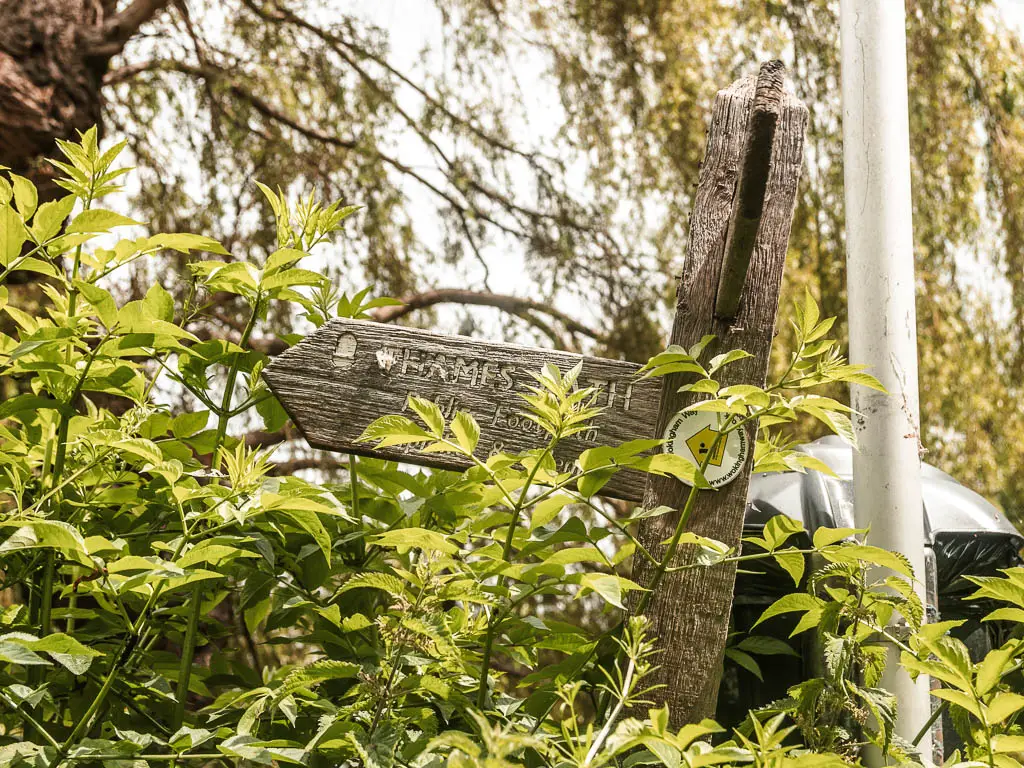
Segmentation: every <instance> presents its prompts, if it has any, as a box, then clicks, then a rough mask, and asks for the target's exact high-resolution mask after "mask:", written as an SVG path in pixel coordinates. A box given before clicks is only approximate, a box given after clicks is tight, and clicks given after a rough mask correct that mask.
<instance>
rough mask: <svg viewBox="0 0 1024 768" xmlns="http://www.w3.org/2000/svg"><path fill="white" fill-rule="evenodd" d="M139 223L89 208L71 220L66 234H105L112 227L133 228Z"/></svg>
mask: <svg viewBox="0 0 1024 768" xmlns="http://www.w3.org/2000/svg"><path fill="white" fill-rule="evenodd" d="M141 223H142V222H141V221H136V220H135V219H129V218H128V217H127V216H122V215H121V214H120V213H114V212H113V211H105V210H103V209H102V208H90V209H89V210H87V211H82V212H81V213H80V214H78V215H77V216H75V218H73V219H72V220H71V223H70V224H69V225H68V228H67V233H68V234H71V233H73V232H107V231H109V230H111V229H113V228H114V227H126V226H133V225H138V224H141Z"/></svg>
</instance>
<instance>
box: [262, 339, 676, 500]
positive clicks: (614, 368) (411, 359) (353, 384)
mask: <svg viewBox="0 0 1024 768" xmlns="http://www.w3.org/2000/svg"><path fill="white" fill-rule="evenodd" d="M581 359H582V360H583V370H582V372H581V373H580V378H579V382H580V385H581V386H594V387H599V388H600V389H601V394H600V396H599V399H598V401H597V405H599V406H602V407H603V408H604V411H603V412H602V413H601V415H600V416H599V417H598V418H597V419H596V420H595V422H594V424H593V427H592V428H591V429H590V430H588V431H586V432H582V433H580V434H578V435H575V436H574V437H571V438H569V439H567V440H566V441H565V442H564V443H563V444H562V445H561V447H560V449H559V450H558V451H557V452H556V454H555V461H556V463H562V462H568V463H569V464H571V463H572V462H573V461H575V460H576V457H577V456H579V455H580V453H581V452H582V451H584V450H586V449H587V448H593V447H595V446H597V445H616V444H618V443H621V442H625V441H626V440H632V439H634V438H636V437H637V436H640V435H643V436H648V437H649V436H650V435H651V434H653V433H654V425H655V422H656V421H657V419H658V407H659V405H660V400H661V383H660V382H659V381H657V380H655V379H642V380H641V379H638V378H637V375H636V374H637V371H638V370H639V368H640V366H639V365H636V364H635V363H626V362H623V361H621V360H602V359H600V358H596V357H585V356H583V355H578V354H573V353H570V352H557V351H553V350H546V349H534V348H531V347H523V346H519V345H516V344H502V343H496V342H486V341H476V340H474V339H470V338H466V337H465V336H443V335H441V334H437V333H430V332H428V331H420V330H415V329H412V328H400V327H395V326H390V325H383V324H381V323H373V322H368V321H365V320H333V321H331V322H330V323H327V324H326V325H325V326H324V327H322V328H320V329H319V330H318V331H317V332H316V333H314V334H312V335H311V336H309V337H308V338H306V339H305V340H304V341H303V342H302V343H301V344H298V345H296V346H294V347H292V348H291V349H289V350H288V351H286V352H284V353H283V354H281V355H280V356H279V357H277V358H275V360H274V362H273V363H272V364H271V365H270V366H269V367H268V368H267V370H266V372H265V373H264V378H265V379H266V380H267V383H268V384H269V386H270V388H271V389H272V390H273V392H274V394H275V395H276V396H277V398H278V399H279V400H280V401H281V403H282V405H284V407H285V409H286V410H287V411H288V414H289V415H290V416H291V417H292V421H294V422H295V425H296V426H297V427H298V428H299V430H300V431H301V432H302V434H303V436H304V437H305V438H306V440H307V441H308V442H309V444H310V445H312V446H314V447H315V448H324V449H327V450H331V451H345V452H347V453H355V454H359V455H362V456H375V457H379V458H385V459H396V460H399V461H405V462H409V463H411V464H425V465H427V466H430V467H439V468H443V469H456V470H462V469H466V468H468V467H469V466H470V462H469V461H468V460H467V459H465V458H464V457H462V456H458V455H455V454H429V453H428V454H423V453H418V452H417V451H416V449H415V446H393V447H391V448H373V447H371V446H369V445H367V444H366V443H357V442H356V438H358V437H359V435H361V434H362V432H363V429H365V428H366V426H367V425H368V424H370V422H372V421H373V420H374V419H376V418H378V417H380V416H386V415H388V414H391V413H403V412H406V401H407V399H408V397H409V395H414V396H416V397H423V398H426V399H428V400H431V401H433V402H435V403H437V404H438V405H439V406H440V407H441V412H442V413H443V414H444V416H445V418H446V419H450V418H451V417H452V416H453V415H454V414H455V411H467V412H469V413H470V414H472V416H473V418H475V419H476V420H477V423H479V424H480V444H479V445H478V446H477V452H478V453H480V454H481V455H483V456H486V455H488V454H489V453H491V452H495V451H506V452H509V453H519V452H521V451H526V450H529V449H530V448H537V447H539V446H541V445H543V444H544V442H545V436H544V435H543V434H542V433H541V429H540V427H539V426H537V425H536V424H535V423H534V422H532V421H530V420H529V419H524V418H522V417H521V416H519V413H518V412H519V411H520V410H522V400H520V399H519V398H518V397H517V396H516V393H517V392H525V391H526V389H525V387H526V386H527V385H531V384H536V382H535V381H534V380H533V378H532V377H531V376H530V373H529V372H530V371H539V370H540V369H541V368H542V367H543V366H544V365H545V364H546V363H552V364H554V365H557V366H558V367H559V368H560V369H561V370H562V371H567V370H569V369H570V368H572V367H573V366H574V365H576V364H577V363H578V362H579V361H580V360H581ZM645 481H646V476H645V475H643V474H640V473H639V472H623V473H620V474H619V475H617V476H615V477H613V478H612V480H611V481H610V482H609V483H608V485H607V486H606V487H605V488H604V489H603V490H604V491H605V492H606V493H607V494H608V495H609V496H615V497H618V498H622V499H629V500H632V501H640V500H641V499H642V498H643V494H644V483H645Z"/></svg>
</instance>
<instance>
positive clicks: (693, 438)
mask: <svg viewBox="0 0 1024 768" xmlns="http://www.w3.org/2000/svg"><path fill="white" fill-rule="evenodd" d="M725 419H726V416H725V414H721V413H709V412H707V411H680V412H679V413H677V414H676V415H675V416H673V417H672V420H671V421H670V422H669V424H668V429H666V430H665V444H664V446H663V450H664V451H665V453H674V454H676V455H678V456H682V457H683V458H684V459H688V460H689V461H691V462H693V464H694V466H697V467H699V466H700V465H701V464H702V463H703V462H704V459H705V457H706V456H707V455H708V451H711V450H712V448H713V449H714V452H713V453H712V454H711V458H710V459H708V465H707V467H706V468H705V470H704V477H705V478H706V479H707V481H708V483H709V484H710V485H711V487H712V488H721V487H722V486H723V485H725V484H726V483H730V482H732V481H733V480H735V479H736V477H737V476H738V475H739V473H740V470H742V469H743V465H744V464H745V463H746V461H747V432H746V430H745V429H736V430H733V431H732V432H730V433H729V434H728V435H726V436H725V437H724V438H723V439H721V440H718V435H719V428H720V427H721V425H722V423H723V422H724V421H725ZM716 440H717V445H716ZM683 482H684V483H686V481H685V480H684V481H683ZM686 484H687V485H692V483H686Z"/></svg>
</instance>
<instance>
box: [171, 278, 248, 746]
mask: <svg viewBox="0 0 1024 768" xmlns="http://www.w3.org/2000/svg"><path fill="white" fill-rule="evenodd" d="M261 300H262V297H261V296H259V295H257V296H256V300H255V301H254V302H253V305H252V312H251V313H250V314H249V320H248V322H247V323H246V324H245V329H244V330H243V331H242V336H241V338H240V339H239V342H238V346H239V347H241V348H242V349H245V347H246V345H247V344H248V343H249V337H250V336H251V335H252V331H253V328H254V327H255V326H256V318H257V316H258V315H259V309H260V301H261ZM239 363H240V361H239V359H238V355H235V358H234V360H232V362H231V367H230V368H228V377H227V380H226V381H225V384H224V397H223V399H222V400H221V405H220V410H219V412H218V414H217V434H216V436H215V438H214V441H213V451H212V452H211V454H210V463H211V468H213V469H216V468H217V467H218V466H219V464H220V452H221V448H222V447H223V443H224V438H225V437H226V436H227V431H228V421H229V420H230V418H231V400H232V398H233V397H234V394H235V381H236V380H237V378H238V367H239ZM183 535H185V536H187V535H188V534H187V532H186V533H183ZM201 584H202V583H201V582H200V583H197V584H196V585H195V586H194V587H193V588H192V597H191V601H192V602H191V605H190V606H189V608H190V610H189V614H188V625H187V626H186V628H185V639H184V642H183V643H182V646H181V660H180V663H179V665H178V687H177V691H176V695H177V701H176V702H175V705H174V716H173V717H172V719H171V730H172V731H177V730H178V729H179V728H181V724H182V722H184V720H185V704H186V703H187V701H188V690H189V683H190V682H191V678H192V661H193V657H194V656H195V652H196V636H197V635H198V634H199V619H200V617H201V613H202V605H203V601H202V597H203V591H202V586H201Z"/></svg>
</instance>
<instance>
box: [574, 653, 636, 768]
mask: <svg viewBox="0 0 1024 768" xmlns="http://www.w3.org/2000/svg"><path fill="white" fill-rule="evenodd" d="M634 672H636V661H635V660H634V659H632V658H630V660H629V664H628V665H627V666H626V676H625V678H623V681H622V695H621V696H620V697H619V700H618V701H617V702H616V703H615V709H613V710H612V713H611V714H610V715H609V716H608V719H607V720H606V721H605V723H604V727H603V728H602V729H601V732H600V733H598V734H597V738H596V739H594V742H593V743H592V744H591V745H590V749H589V750H588V751H587V756H586V757H585V758H584V759H583V765H584V768H586V766H589V765H590V763H591V762H592V761H593V759H594V758H595V757H597V754H598V753H599V752H600V751H601V747H603V746H604V743H605V741H606V740H607V739H608V736H609V735H610V734H611V732H612V726H613V725H615V721H616V720H617V719H618V718H619V715H620V714H622V710H623V709H624V708H625V707H626V700H627V699H628V698H629V691H630V689H631V688H632V687H633V673H634Z"/></svg>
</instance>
